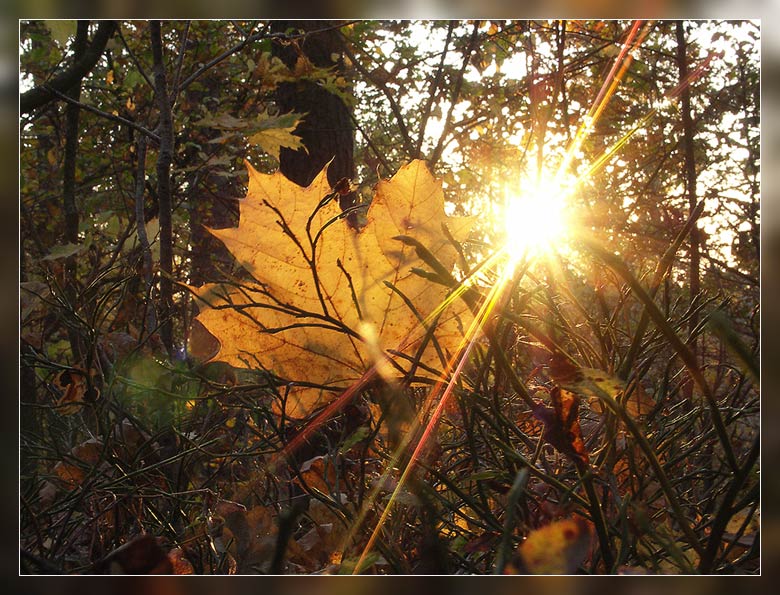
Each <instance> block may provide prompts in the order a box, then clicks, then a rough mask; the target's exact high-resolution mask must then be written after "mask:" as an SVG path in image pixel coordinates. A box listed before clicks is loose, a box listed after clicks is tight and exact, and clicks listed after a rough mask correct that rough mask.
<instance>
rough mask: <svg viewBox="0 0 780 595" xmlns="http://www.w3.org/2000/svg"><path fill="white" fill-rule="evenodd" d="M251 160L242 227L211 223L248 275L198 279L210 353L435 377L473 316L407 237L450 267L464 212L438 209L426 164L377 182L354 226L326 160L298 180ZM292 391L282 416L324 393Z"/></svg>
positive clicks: (342, 374)
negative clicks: (304, 181)
mask: <svg viewBox="0 0 780 595" xmlns="http://www.w3.org/2000/svg"><path fill="white" fill-rule="evenodd" d="M247 167H248V169H249V187H248V191H247V195H246V197H245V198H244V199H243V200H242V202H241V207H240V210H241V215H240V221H239V225H238V227H234V228H227V229H214V230H210V231H211V233H212V234H214V236H216V237H217V238H218V239H220V240H221V241H222V242H223V243H224V244H225V246H226V247H227V248H228V250H229V251H230V252H231V253H232V255H233V256H234V257H235V258H236V260H237V261H238V262H239V263H240V264H241V265H242V266H243V268H244V269H245V270H246V271H247V272H248V273H249V274H250V275H251V276H252V278H253V279H252V280H250V281H249V282H244V283H241V284H240V285H238V284H233V285H229V284H211V285H205V286H203V287H200V288H197V289H194V292H195V295H196V297H197V298H198V302H199V305H200V307H201V313H200V314H199V315H198V317H197V320H198V321H199V322H200V323H201V324H202V325H203V327H205V329H206V330H207V331H208V332H210V333H211V334H212V335H214V336H215V337H216V338H217V339H218V341H219V344H220V349H219V352H218V354H217V355H216V359H218V360H221V361H225V362H228V363H230V364H232V365H234V366H236V367H255V368H258V367H260V368H265V369H267V370H269V371H271V372H273V373H274V374H275V375H277V376H278V377H280V378H283V379H286V380H289V381H295V382H302V383H308V384H309V385H316V386H319V387H327V388H328V389H331V390H333V389H335V390H338V389H341V388H345V387H346V386H348V385H349V384H351V383H352V382H354V381H355V380H356V379H358V378H360V377H361V376H362V375H363V374H364V373H365V372H366V371H367V370H369V369H370V368H372V366H374V365H376V364H380V363H381V364H382V365H384V366H385V368H384V369H389V370H390V371H392V372H393V373H394V374H395V375H397V376H402V375H404V374H410V375H413V376H417V377H429V378H430V377H437V375H438V371H440V370H442V369H443V368H444V367H445V366H444V361H446V358H447V357H449V356H451V355H453V354H454V353H456V352H457V350H458V348H459V345H460V341H461V339H462V336H463V329H464V328H466V327H467V325H468V323H469V322H470V320H471V317H470V313H469V312H468V310H467V308H466V305H465V304H464V303H463V302H462V301H461V300H458V299H453V300H451V301H450V303H449V305H448V306H447V307H446V308H444V309H442V310H441V311H438V310H437V308H438V307H439V306H441V305H442V304H443V303H444V302H445V300H446V298H447V294H448V292H449V291H450V289H449V288H448V287H446V286H445V285H442V284H437V283H434V282H432V281H430V280H429V279H426V278H425V276H424V275H420V274H419V272H420V271H421V270H426V269H427V268H428V265H426V263H425V262H424V261H423V260H422V259H421V258H420V255H419V254H418V252H419V251H418V250H417V249H416V248H415V242H412V241H409V240H408V239H409V238H412V239H413V240H415V241H416V243H417V245H422V246H425V247H426V248H427V250H428V252H429V254H430V255H433V256H434V257H435V258H436V259H437V260H438V261H439V263H441V266H442V267H443V268H444V269H446V270H448V271H451V270H453V268H454V265H455V261H456V258H457V256H458V251H457V249H456V247H455V246H453V244H452V242H451V241H450V239H448V237H447V236H448V235H450V236H451V237H452V238H454V239H455V240H456V241H462V240H463V239H464V238H465V236H466V234H467V233H468V231H469V228H470V226H471V224H472V218H468V217H447V216H446V215H445V211H444V195H443V192H442V188H441V183H440V182H439V181H437V180H436V179H434V178H433V176H432V175H431V174H430V172H429V171H428V169H427V168H426V166H425V164H424V163H423V162H422V161H413V162H411V163H409V164H408V165H406V166H404V167H402V168H401V169H400V170H399V171H398V173H397V174H396V175H395V176H394V177H393V178H392V179H390V180H382V181H380V182H379V183H378V184H377V186H376V189H375V196H374V198H373V201H372V202H371V205H370V207H369V208H368V211H367V214H366V222H367V223H366V225H365V227H364V228H362V229H361V230H360V231H356V230H355V229H353V228H352V227H351V226H349V225H348V224H347V222H346V221H345V219H344V216H343V215H344V214H343V213H342V211H341V209H340V208H339V204H338V200H334V199H335V193H334V192H333V190H332V189H331V187H330V185H329V183H328V181H327V176H326V170H325V169H323V171H322V172H320V174H319V175H318V176H317V177H316V178H315V179H314V181H313V182H312V183H311V184H310V185H309V186H307V187H305V188H304V187H301V186H298V185H297V184H295V183H293V182H291V181H289V180H288V179H287V178H285V177H284V176H283V175H282V174H281V173H279V172H277V173H274V174H270V175H269V174H262V173H259V172H257V171H256V170H255V169H254V168H252V166H251V165H249V164H247ZM445 224H446V227H447V230H448V233H444V230H443V226H444V225H445ZM399 237H402V238H406V239H407V241H401V240H400V239H399ZM426 256H429V255H426ZM431 335H432V336H431ZM377 358H382V359H383V360H384V362H379V361H377ZM295 397H296V398H290V399H288V403H287V408H288V409H287V411H286V413H287V414H288V415H292V416H298V415H305V414H306V413H308V412H310V411H311V410H312V409H313V408H314V407H316V406H317V405H319V404H321V403H322V402H324V398H323V397H322V396H321V395H320V393H319V391H317V390H306V391H298V393H297V395H295Z"/></svg>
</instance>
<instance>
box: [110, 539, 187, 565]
mask: <svg viewBox="0 0 780 595" xmlns="http://www.w3.org/2000/svg"><path fill="white" fill-rule="evenodd" d="M106 563H107V565H108V570H109V572H110V573H111V574H172V573H173V565H172V563H171V560H170V559H169V558H168V556H167V554H166V553H165V551H164V550H163V549H162V547H160V544H159V543H158V541H157V538H156V537H154V536H153V535H148V534H145V535H139V536H138V537H135V538H133V539H131V540H130V541H128V542H127V543H125V544H124V545H122V546H120V547H118V548H117V549H116V550H114V551H113V552H111V554H109V555H108V557H107V558H106Z"/></svg>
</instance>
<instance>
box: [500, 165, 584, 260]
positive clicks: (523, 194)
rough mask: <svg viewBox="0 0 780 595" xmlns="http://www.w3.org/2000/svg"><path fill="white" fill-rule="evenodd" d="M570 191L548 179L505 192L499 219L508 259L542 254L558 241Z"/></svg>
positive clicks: (563, 230)
mask: <svg viewBox="0 0 780 595" xmlns="http://www.w3.org/2000/svg"><path fill="white" fill-rule="evenodd" d="M571 188H572V187H571V185H570V184H566V183H565V181H561V180H558V179H555V177H552V176H549V177H548V176H540V177H539V179H538V180H537V181H536V182H535V183H534V182H524V183H523V184H521V185H516V186H513V187H509V186H508V187H507V188H506V193H505V202H504V209H503V213H502V217H503V219H504V222H503V223H504V231H505V234H506V239H505V250H506V251H507V253H508V254H509V257H510V259H512V260H513V261H518V260H520V259H521V258H523V257H524V256H527V255H531V254H534V253H539V252H544V251H546V250H548V249H549V248H550V247H551V246H554V245H556V244H557V243H559V242H560V241H562V239H563V237H564V236H565V235H566V232H567V228H568V225H567V216H566V213H567V210H568V209H567V206H568V200H569V196H570V195H571V191H572V190H571Z"/></svg>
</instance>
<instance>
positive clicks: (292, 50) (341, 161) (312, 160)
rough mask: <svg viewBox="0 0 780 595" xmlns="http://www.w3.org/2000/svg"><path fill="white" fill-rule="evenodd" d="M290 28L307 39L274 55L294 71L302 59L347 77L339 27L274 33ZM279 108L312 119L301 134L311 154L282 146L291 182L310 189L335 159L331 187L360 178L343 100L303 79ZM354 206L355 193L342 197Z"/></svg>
mask: <svg viewBox="0 0 780 595" xmlns="http://www.w3.org/2000/svg"><path fill="white" fill-rule="evenodd" d="M290 28H295V29H299V30H301V31H303V32H304V33H306V35H305V36H304V37H303V38H302V39H301V40H300V41H299V42H297V43H289V44H280V43H274V45H273V49H272V52H273V54H274V55H275V56H278V57H279V58H280V59H281V60H282V61H283V62H284V63H285V64H286V65H287V66H288V67H290V68H294V67H295V64H296V62H297V61H298V60H299V59H308V60H309V61H310V62H311V63H312V64H314V66H317V67H320V68H334V69H335V72H336V73H337V74H343V72H344V61H343V59H342V58H341V55H342V53H343V51H344V44H343V40H342V38H341V35H340V34H339V31H338V29H337V28H336V26H335V24H334V23H332V22H329V21H276V22H274V24H273V27H272V30H273V31H274V32H278V33H284V32H285V31H286V30H288V29H290ZM334 57H335V58H336V59H335V60H334ZM276 103H277V104H278V106H279V109H280V111H281V112H282V113H287V112H291V111H295V112H297V113H305V114H306V116H305V117H304V118H303V120H302V121H301V123H300V124H299V125H298V128H297V129H296V131H295V133H296V134H297V135H299V136H300V137H301V139H302V140H303V144H304V146H305V147H306V151H302V150H298V151H293V150H292V149H289V148H287V147H282V149H281V151H280V154H279V169H280V171H281V172H282V173H283V174H284V175H285V176H286V177H287V178H288V179H290V180H291V181H293V182H295V183H296V184H299V185H301V186H308V185H309V184H311V182H312V181H313V180H314V178H315V176H316V175H317V174H318V173H319V172H320V171H322V168H323V167H324V166H325V164H327V163H328V162H329V161H330V160H331V159H332V160H333V162H332V163H331V164H330V166H329V167H328V181H329V182H330V183H331V185H335V184H336V182H338V181H339V180H341V179H342V178H349V179H350V180H351V179H352V178H353V177H354V176H355V158H354V135H353V129H352V119H351V118H350V108H349V106H348V105H347V104H346V103H345V102H344V100H343V99H342V98H341V97H338V96H337V95H334V94H333V93H330V92H329V91H327V90H326V89H324V88H323V87H322V86H321V85H318V84H317V83H316V82H314V81H310V80H299V81H296V82H291V83H282V84H280V85H279V87H278V88H277V91H276ZM354 202H355V196H354V193H350V194H349V195H347V196H344V197H342V198H341V207H342V208H343V209H345V208H348V207H350V206H352V205H353V204H354Z"/></svg>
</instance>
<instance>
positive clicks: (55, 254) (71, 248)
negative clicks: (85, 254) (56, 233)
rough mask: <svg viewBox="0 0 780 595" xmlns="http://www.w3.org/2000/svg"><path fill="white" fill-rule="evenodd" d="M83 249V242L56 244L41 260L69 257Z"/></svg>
mask: <svg viewBox="0 0 780 595" xmlns="http://www.w3.org/2000/svg"><path fill="white" fill-rule="evenodd" d="M82 250H84V246H83V245H82V244H60V245H59V246H54V247H53V248H52V249H51V252H49V253H48V254H47V255H46V256H44V257H43V258H42V259H41V260H59V259H60V258H68V257H69V256H73V255H74V254H78V253H79V252H81V251H82Z"/></svg>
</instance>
